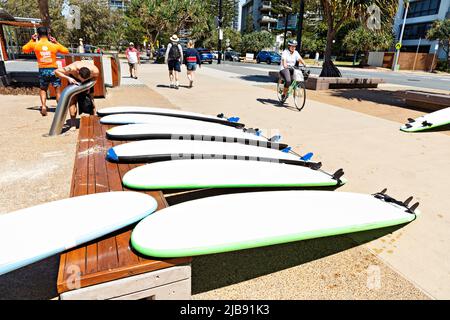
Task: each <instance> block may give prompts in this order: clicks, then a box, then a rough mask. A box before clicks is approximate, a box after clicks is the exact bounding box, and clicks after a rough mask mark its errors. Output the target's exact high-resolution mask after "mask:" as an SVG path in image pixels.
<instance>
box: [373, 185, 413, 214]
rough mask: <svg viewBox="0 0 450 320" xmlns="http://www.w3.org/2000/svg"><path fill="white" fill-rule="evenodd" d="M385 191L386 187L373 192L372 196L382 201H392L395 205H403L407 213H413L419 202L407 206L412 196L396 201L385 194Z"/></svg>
mask: <svg viewBox="0 0 450 320" xmlns="http://www.w3.org/2000/svg"><path fill="white" fill-rule="evenodd" d="M386 191H387V189H386V188H385V189H383V190H381V191H380V192H378V193H374V194H373V196H374V197H375V198H377V199H380V200H383V201H386V202H392V203H395V204H396V205H399V206H402V207H405V208H406V209H407V211H408V212H409V213H414V211H415V210H416V209H417V207H418V206H419V202H416V203H415V204H413V205H412V206H411V207H408V205H409V203H410V202H411V200H412V199H413V197H412V196H411V197H409V198H408V199H406V200H405V201H403V202H402V201H398V200H396V199H394V198H393V197H391V196H389V195H387V194H386Z"/></svg>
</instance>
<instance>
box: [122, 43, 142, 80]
mask: <svg viewBox="0 0 450 320" xmlns="http://www.w3.org/2000/svg"><path fill="white" fill-rule="evenodd" d="M125 55H126V56H127V60H128V66H129V67H130V78H134V79H137V64H138V63H139V64H141V55H140V53H139V50H137V49H136V48H135V47H134V43H133V42H130V45H129V46H128V48H127V50H125Z"/></svg>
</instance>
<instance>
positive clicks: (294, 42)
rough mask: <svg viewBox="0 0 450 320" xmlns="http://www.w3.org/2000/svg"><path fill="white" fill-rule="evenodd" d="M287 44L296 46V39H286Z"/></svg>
mask: <svg viewBox="0 0 450 320" xmlns="http://www.w3.org/2000/svg"><path fill="white" fill-rule="evenodd" d="M288 46H289V47H290V46H297V40H289V41H288Z"/></svg>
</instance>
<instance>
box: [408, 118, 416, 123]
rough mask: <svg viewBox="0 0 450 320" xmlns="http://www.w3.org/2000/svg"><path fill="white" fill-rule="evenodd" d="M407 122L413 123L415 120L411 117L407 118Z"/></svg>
mask: <svg viewBox="0 0 450 320" xmlns="http://www.w3.org/2000/svg"><path fill="white" fill-rule="evenodd" d="M408 122H409V123H413V122H416V120H414V119H413V118H408Z"/></svg>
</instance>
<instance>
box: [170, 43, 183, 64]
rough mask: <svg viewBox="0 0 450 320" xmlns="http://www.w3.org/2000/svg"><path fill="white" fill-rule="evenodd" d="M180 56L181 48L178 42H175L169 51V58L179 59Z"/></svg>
mask: <svg viewBox="0 0 450 320" xmlns="http://www.w3.org/2000/svg"><path fill="white" fill-rule="evenodd" d="M180 58H181V53H180V48H179V47H178V44H173V45H172V47H171V48H170V51H169V60H178V59H180Z"/></svg>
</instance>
